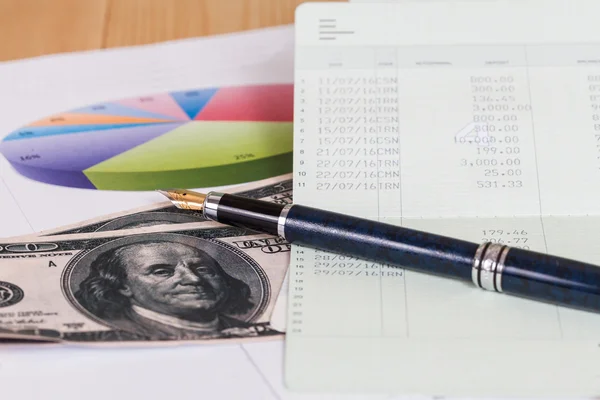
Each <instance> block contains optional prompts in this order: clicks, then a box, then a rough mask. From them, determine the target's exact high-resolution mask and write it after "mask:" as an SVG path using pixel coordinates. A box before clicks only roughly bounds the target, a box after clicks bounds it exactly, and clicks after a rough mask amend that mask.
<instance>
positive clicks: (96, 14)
mask: <svg viewBox="0 0 600 400" xmlns="http://www.w3.org/2000/svg"><path fill="white" fill-rule="evenodd" d="M305 1H306V0H0V38H1V39H0V61H7V60H14V59H19V58H26V57H35V56H40V55H46V54H52V53H61V52H72V51H82V50H91V49H99V48H110V47H120V46H130V45H139V44H147V43H154V42H160V41H165V40H173V39H182V38H189V37H198V36H206V35H214V34H220V33H229V32H235V31H243V30H248V29H256V28H263V27H268V26H275V25H284V24H290V23H293V22H294V10H295V9H296V7H297V6H298V5H299V4H300V3H303V2H305ZM316 1H321V0H316ZM333 1H346V0H333Z"/></svg>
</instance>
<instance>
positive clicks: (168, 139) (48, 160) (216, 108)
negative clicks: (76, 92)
mask: <svg viewBox="0 0 600 400" xmlns="http://www.w3.org/2000/svg"><path fill="white" fill-rule="evenodd" d="M292 137H293V86H292V85H291V84H284V85H280V84H275V85H253V86H236V87H222V88H204V89H191V90H186V91H178V92H169V93H158V94H152V95H144V96H140V97H132V98H127V99H122V100H117V101H114V102H108V103H99V104H98V105H91V106H89V105H88V106H84V107H80V108H77V109H75V110H68V111H65V112H63V113H59V114H56V115H52V116H48V117H44V118H41V119H39V120H36V121H34V122H32V123H30V124H28V125H26V126H24V127H23V128H21V129H18V130H16V131H14V132H10V133H8V135H6V136H5V138H4V139H3V140H2V141H1V142H0V153H1V154H2V155H3V156H4V157H5V158H6V159H7V160H8V161H9V162H10V164H11V165H12V167H13V168H14V170H15V171H17V172H19V173H20V174H21V175H23V176H25V177H27V178H29V179H33V180H36V181H39V182H42V183H46V184H53V185H60V186H66V187H73V188H81V189H99V190H154V189H159V188H165V187H184V188H199V187H208V186H221V185H229V184H236V183H243V182H248V181H252V180H258V179H264V178H268V177H271V176H276V175H281V174H285V173H289V172H291V171H292Z"/></svg>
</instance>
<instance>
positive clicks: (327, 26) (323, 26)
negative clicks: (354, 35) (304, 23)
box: [319, 25, 336, 28]
mask: <svg viewBox="0 0 600 400" xmlns="http://www.w3.org/2000/svg"><path fill="white" fill-rule="evenodd" d="M335 27H336V26H335V25H319V28H335Z"/></svg>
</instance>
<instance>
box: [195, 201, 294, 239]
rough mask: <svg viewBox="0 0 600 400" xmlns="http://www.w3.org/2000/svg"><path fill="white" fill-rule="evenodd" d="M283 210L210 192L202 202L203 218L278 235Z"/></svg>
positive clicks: (280, 207)
mask: <svg viewBox="0 0 600 400" xmlns="http://www.w3.org/2000/svg"><path fill="white" fill-rule="evenodd" d="M283 208H284V205H283V204H277V203H272V202H267V201H263V200H256V199H251V198H245V197H241V196H237V195H232V194H227V193H220V192H211V193H209V194H208V195H207V196H206V200H205V201H204V216H205V217H206V218H208V219H211V220H213V221H217V222H221V223H223V224H227V225H232V226H237V227H240V228H247V229H251V230H254V231H257V232H264V233H269V234H271V235H278V234H279V229H278V227H279V222H280V221H279V219H280V216H281V213H282V211H283Z"/></svg>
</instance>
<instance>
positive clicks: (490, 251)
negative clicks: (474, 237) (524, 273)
mask: <svg viewBox="0 0 600 400" xmlns="http://www.w3.org/2000/svg"><path fill="white" fill-rule="evenodd" d="M509 250H510V247H509V246H506V245H503V244H498V243H490V242H485V243H482V244H481V245H480V246H479V247H478V248H477V251H476V252H475V257H474V258H473V268H472V270H471V278H472V280H473V283H474V284H475V286H477V287H479V288H481V289H484V290H490V291H495V292H502V272H503V271H504V263H505V260H506V255H507V254H508V252H509Z"/></svg>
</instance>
